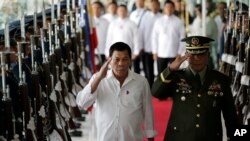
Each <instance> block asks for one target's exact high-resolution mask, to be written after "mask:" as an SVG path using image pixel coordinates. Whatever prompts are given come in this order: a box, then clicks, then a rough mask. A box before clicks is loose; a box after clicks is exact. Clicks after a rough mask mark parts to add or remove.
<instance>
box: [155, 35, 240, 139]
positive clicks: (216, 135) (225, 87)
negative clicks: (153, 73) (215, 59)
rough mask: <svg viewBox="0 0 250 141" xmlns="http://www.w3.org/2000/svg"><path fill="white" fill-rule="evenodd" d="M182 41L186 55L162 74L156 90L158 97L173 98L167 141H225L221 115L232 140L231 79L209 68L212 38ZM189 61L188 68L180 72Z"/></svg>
mask: <svg viewBox="0 0 250 141" xmlns="http://www.w3.org/2000/svg"><path fill="white" fill-rule="evenodd" d="M182 41H184V42H186V54H185V56H182V57H180V56H178V57H176V59H175V60H174V61H173V62H172V63H171V64H170V65H169V66H168V67H167V68H166V69H165V70H164V71H162V72H161V73H159V76H158V78H157V80H156V81H155V83H154V84H153V88H152V94H153V96H154V97H156V98H158V99H161V100H163V99H166V98H168V97H172V99H173V106H172V110H171V114H170V119H169V122H168V127H167V130H166V134H165V139H164V140H165V141H181V140H185V141H222V136H223V135H222V125H221V122H222V121H221V113H222V115H223V118H224V120H225V125H226V128H227V135H228V137H230V133H231V131H232V128H233V126H234V125H235V124H236V122H237V116H236V111H235V106H234V102H233V97H232V93H231V89H230V84H229V83H230V81H229V78H228V77H227V76H225V75H224V74H222V73H220V72H218V71H215V70H212V69H211V68H209V67H208V61H209V46H210V42H212V41H213V40H212V39H210V38H208V37H203V36H190V37H187V38H185V39H183V40H182ZM185 60H187V61H188V63H189V65H188V67H187V68H185V69H179V66H180V65H181V63H182V62H183V61H185Z"/></svg>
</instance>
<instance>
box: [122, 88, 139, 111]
mask: <svg viewBox="0 0 250 141" xmlns="http://www.w3.org/2000/svg"><path fill="white" fill-rule="evenodd" d="M120 97H121V98H120V101H121V104H122V105H123V106H125V107H140V105H141V103H142V97H141V93H140V92H139V91H133V92H132V91H123V92H122V93H121V95H120Z"/></svg>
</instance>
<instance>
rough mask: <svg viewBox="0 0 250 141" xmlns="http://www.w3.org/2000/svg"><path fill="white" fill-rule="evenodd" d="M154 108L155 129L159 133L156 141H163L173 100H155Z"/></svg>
mask: <svg viewBox="0 0 250 141" xmlns="http://www.w3.org/2000/svg"><path fill="white" fill-rule="evenodd" d="M153 106H154V113H155V129H156V131H157V132H158V135H157V136H156V138H155V141H163V139H164V135H165V130H166V126H167V121H168V119H169V116H170V111H171V108H172V100H171V99H168V100H164V101H159V100H158V99H156V98H153Z"/></svg>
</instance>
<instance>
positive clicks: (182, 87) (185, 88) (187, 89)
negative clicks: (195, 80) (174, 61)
mask: <svg viewBox="0 0 250 141" xmlns="http://www.w3.org/2000/svg"><path fill="white" fill-rule="evenodd" d="M180 80H181V81H180V82H179V83H177V86H178V88H177V89H176V92H181V93H183V94H186V93H191V92H192V91H191V86H190V85H189V84H188V83H187V81H186V80H185V79H180Z"/></svg>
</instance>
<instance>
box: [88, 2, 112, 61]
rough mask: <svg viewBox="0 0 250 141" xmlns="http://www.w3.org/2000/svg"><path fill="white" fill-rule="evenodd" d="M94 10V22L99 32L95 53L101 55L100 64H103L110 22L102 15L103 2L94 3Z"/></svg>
mask: <svg viewBox="0 0 250 141" xmlns="http://www.w3.org/2000/svg"><path fill="white" fill-rule="evenodd" d="M92 6H93V9H94V10H93V11H94V23H95V26H96V32H97V39H98V45H97V48H96V50H95V53H96V54H97V55H98V57H100V61H101V63H100V64H103V63H104V61H105V59H106V57H105V45H106V39H107V31H108V27H109V22H108V21H107V20H106V19H104V18H103V17H101V13H102V3H101V2H99V1H96V2H94V3H93V4H92Z"/></svg>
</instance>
